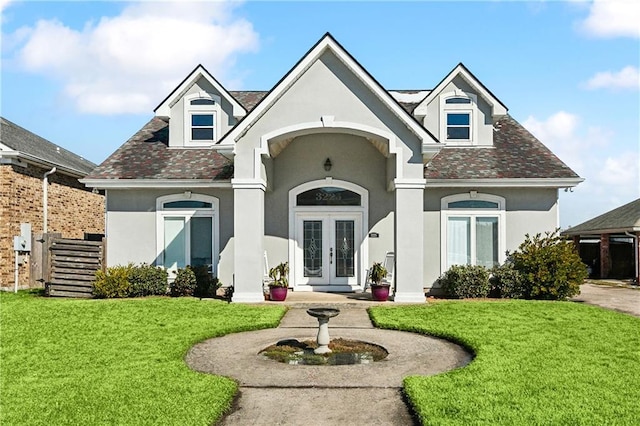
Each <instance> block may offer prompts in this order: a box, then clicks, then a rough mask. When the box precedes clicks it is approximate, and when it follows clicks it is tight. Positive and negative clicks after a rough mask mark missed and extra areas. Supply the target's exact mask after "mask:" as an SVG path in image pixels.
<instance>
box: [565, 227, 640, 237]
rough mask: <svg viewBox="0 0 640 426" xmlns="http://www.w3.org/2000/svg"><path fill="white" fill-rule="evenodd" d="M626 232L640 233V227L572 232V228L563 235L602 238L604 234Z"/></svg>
mask: <svg viewBox="0 0 640 426" xmlns="http://www.w3.org/2000/svg"><path fill="white" fill-rule="evenodd" d="M625 232H636V233H638V232H640V226H631V227H626V228H602V229H589V230H586V231H580V230H577V231H572V230H571V228H569V229H567V230H566V231H562V232H561V235H567V236H577V235H582V236H594V237H595V236H598V237H599V236H600V235H602V234H624V233H625Z"/></svg>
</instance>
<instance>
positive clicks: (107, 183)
mask: <svg viewBox="0 0 640 426" xmlns="http://www.w3.org/2000/svg"><path fill="white" fill-rule="evenodd" d="M80 183H83V184H85V185H86V186H88V187H89V188H98V189H136V188H181V189H188V188H231V181H230V180H221V181H212V180H210V179H81V180H80Z"/></svg>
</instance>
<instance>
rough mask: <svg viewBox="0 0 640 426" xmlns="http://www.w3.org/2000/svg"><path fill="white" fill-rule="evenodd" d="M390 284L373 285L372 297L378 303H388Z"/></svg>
mask: <svg viewBox="0 0 640 426" xmlns="http://www.w3.org/2000/svg"><path fill="white" fill-rule="evenodd" d="M389 287H391V286H390V285H389V284H371V295H372V296H373V300H375V301H376V302H386V301H387V299H388V298H389Z"/></svg>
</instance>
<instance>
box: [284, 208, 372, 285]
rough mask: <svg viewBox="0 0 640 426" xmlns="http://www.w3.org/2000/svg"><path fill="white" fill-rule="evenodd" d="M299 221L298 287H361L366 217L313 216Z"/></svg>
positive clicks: (347, 215) (300, 216)
mask: <svg viewBox="0 0 640 426" xmlns="http://www.w3.org/2000/svg"><path fill="white" fill-rule="evenodd" d="M296 219H297V220H296V256H295V261H296V265H295V266H296V268H295V280H296V284H297V285H317V286H345V285H357V284H358V271H359V268H360V265H359V258H360V245H361V243H362V231H361V229H362V226H361V221H362V216H361V215H360V214H349V213H335V214H311V213H309V214H298V215H297V216H296Z"/></svg>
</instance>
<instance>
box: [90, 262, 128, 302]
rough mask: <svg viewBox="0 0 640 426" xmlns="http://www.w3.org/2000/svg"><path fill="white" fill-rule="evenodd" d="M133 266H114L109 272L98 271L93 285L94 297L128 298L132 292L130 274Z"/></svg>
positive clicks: (108, 269)
mask: <svg viewBox="0 0 640 426" xmlns="http://www.w3.org/2000/svg"><path fill="white" fill-rule="evenodd" d="M132 268H133V265H132V264H129V265H126V266H120V265H119V266H112V267H110V268H107V272H106V273H105V272H103V271H97V272H96V280H95V282H94V283H93V295H94V296H95V297H98V298H113V297H127V296H128V295H129V292H130V290H131V284H129V274H130V273H131V269H132Z"/></svg>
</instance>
